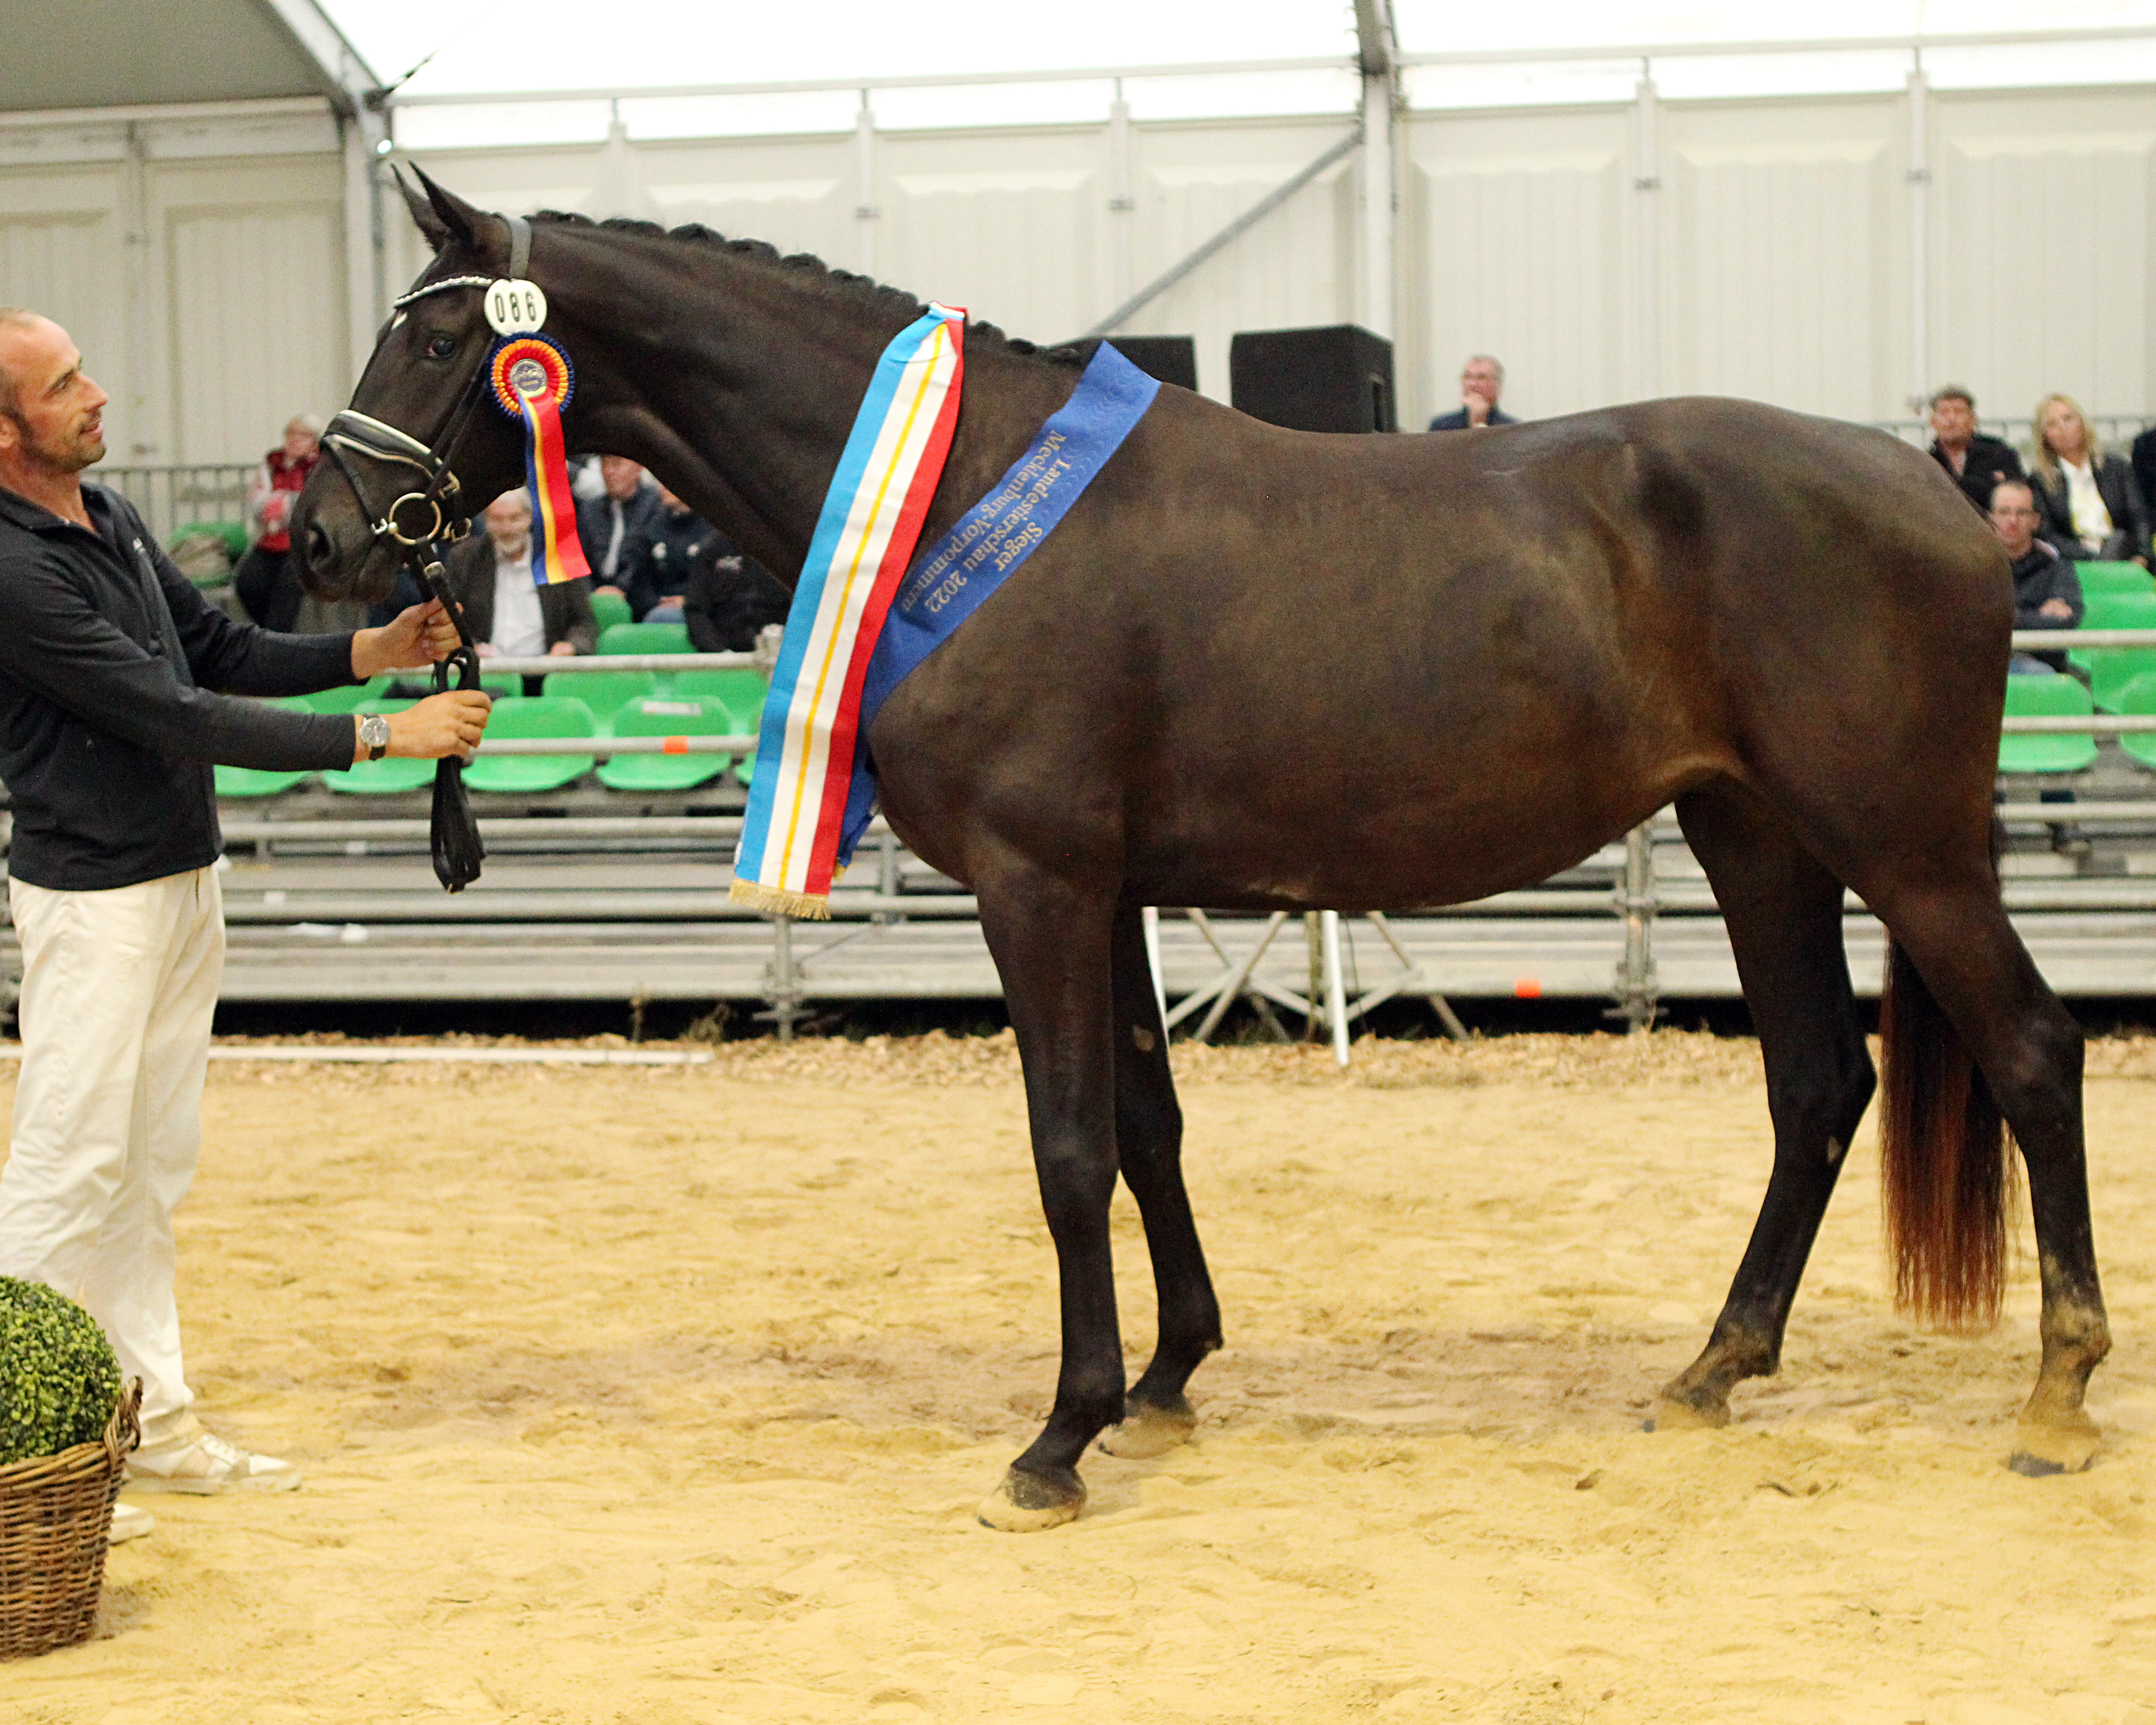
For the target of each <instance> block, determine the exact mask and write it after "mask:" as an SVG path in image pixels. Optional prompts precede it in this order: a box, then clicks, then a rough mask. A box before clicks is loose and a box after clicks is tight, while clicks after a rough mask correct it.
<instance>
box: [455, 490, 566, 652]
mask: <svg viewBox="0 0 2156 1725" xmlns="http://www.w3.org/2000/svg"><path fill="white" fill-rule="evenodd" d="M480 519H481V520H482V521H484V522H485V526H486V531H485V532H484V533H472V534H468V535H467V536H465V538H464V539H463V540H462V541H461V542H459V544H457V546H456V547H454V549H452V550H451V551H450V552H449V556H448V557H446V558H444V560H443V563H442V569H443V572H444V574H446V575H447V576H448V577H449V586H450V588H451V589H452V590H453V591H454V593H456V596H457V600H458V603H460V604H461V605H463V607H464V609H465V628H466V629H469V630H470V633H471V639H472V644H473V645H474V646H475V648H477V649H478V651H479V654H480V657H481V658H483V659H488V658H493V657H495V655H500V657H502V658H504V659H536V658H539V657H541V656H542V655H552V656H554V657H557V658H560V657H564V656H566V655H569V654H572V653H589V652H592V651H593V650H594V649H597V647H598V639H599V631H598V622H597V620H596V619H594V618H593V615H592V598H591V593H590V587H591V583H590V582H589V581H588V580H579V581H563V582H557V583H552V584H551V585H549V586H546V587H534V586H533V585H532V584H531V496H530V495H529V494H528V493H527V492H526V490H524V488H523V487H522V486H521V485H520V486H518V487H517V489H516V490H513V491H504V492H503V493H502V494H501V495H500V496H499V497H497V498H495V500H494V501H493V502H491V503H490V504H488V505H487V506H486V512H485V515H484V516H481V517H480Z"/></svg>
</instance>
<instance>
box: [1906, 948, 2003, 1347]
mask: <svg viewBox="0 0 2156 1725" xmlns="http://www.w3.org/2000/svg"><path fill="white" fill-rule="evenodd" d="M1879 1042H1880V1065H1881V1068H1882V1069H1883V1070H1881V1075H1880V1076H1881V1081H1880V1113H1879V1151H1880V1184H1881V1198H1882V1199H1883V1200H1884V1203H1885V1205H1886V1237H1887V1240H1888V1241H1889V1242H1890V1244H1891V1245H1892V1250H1893V1255H1894V1303H1895V1304H1896V1305H1897V1306H1898V1307H1901V1308H1902V1310H1903V1311H1905V1312H1911V1313H1912V1314H1913V1315H1914V1316H1915V1317H1917V1318H1918V1319H1919V1320H1921V1321H1922V1322H1928V1323H1933V1324H1937V1325H1938V1326H1940V1327H1943V1328H1947V1329H1953V1330H1974V1329H1980V1328H1983V1327H1987V1326H1989V1325H1990V1324H1993V1323H1995V1322H1998V1319H1999V1299H2000V1296H2001V1294H2002V1293H2003V1292H2004V1290H2005V1280H2006V1214H2007V1202H2008V1198H2009V1195H2010V1189H2009V1184H2008V1181H2009V1170H2010V1167H2011V1164H2010V1162H2009V1160H2008V1146H2007V1142H2006V1129H2005V1121H2004V1120H2003V1119H2002V1118H2001V1117H2000V1116H1999V1105H1998V1103H1996V1102H1995V1101H1993V1100H1992V1096H1991V1089H1990V1086H1988V1085H1987V1084H1985V1082H1984V1075H1983V1074H1982V1073H1981V1072H1979V1070H1977V1068H1976V1062H1975V1061H1974V1060H1972V1059H1971V1058H1970V1056H1969V1048H1968V1045H1966V1044H1965V1043H1963V1040H1961V1037H1960V1036H1959V1034H1958V1033H1957V1032H1956V1031H1955V1029H1954V1027H1953V1023H1952V1021H1951V1020H1949V1019H1948V1017H1947V1015H1946V1014H1945V1013H1944V1012H1943V1011H1942V1010H1941V1009H1940V1008H1939V1004H1938V1001H1937V1000H1936V999H1933V995H1932V991H1931V989H1930V988H1929V987H1928V985H1927V984H1926V983H1925V981H1924V979H1923V978H1922V975H1921V974H1919V973H1918V972H1917V967H1916V965H1915V963H1913V962H1912V960H1911V958H1910V957H1909V955H1908V954H1907V952H1903V951H1902V949H1901V948H1900V947H1897V946H1896V945H1895V944H1894V943H1893V942H1892V941H1891V940H1890V941H1889V942H1887V946H1886V985H1885V988H1884V989H1883V990H1882V992H1881V996H1880V1000H1879Z"/></svg>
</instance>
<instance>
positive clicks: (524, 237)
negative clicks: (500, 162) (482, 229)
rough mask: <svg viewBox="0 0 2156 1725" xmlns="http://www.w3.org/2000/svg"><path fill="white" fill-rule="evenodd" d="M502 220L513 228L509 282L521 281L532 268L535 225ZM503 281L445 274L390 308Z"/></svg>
mask: <svg viewBox="0 0 2156 1725" xmlns="http://www.w3.org/2000/svg"><path fill="white" fill-rule="evenodd" d="M501 219H502V221H503V222H504V223H506V224H507V226H508V228H509V274H508V277H507V280H511V281H521V280H524V272H525V271H526V270H529V269H530V268H531V223H529V222H528V221H526V219H525V218H523V217H522V216H504V217H502V218H501ZM499 280H503V278H502V277H500V276H496V275H445V276H444V277H443V278H442V279H441V280H439V281H429V282H424V283H422V284H421V285H419V286H418V287H415V288H413V290H412V291H411V292H410V293H408V294H402V295H398V297H397V298H396V299H395V300H392V301H391V302H390V308H389V309H390V310H391V311H403V309H404V308H405V307H406V306H407V305H410V304H411V303H412V302H413V300H423V299H425V298H426V297H427V296H428V295H429V294H446V293H448V292H449V291H450V290H452V289H454V288H468V287H475V288H490V287H492V286H493V285H495V282H497V281H499Z"/></svg>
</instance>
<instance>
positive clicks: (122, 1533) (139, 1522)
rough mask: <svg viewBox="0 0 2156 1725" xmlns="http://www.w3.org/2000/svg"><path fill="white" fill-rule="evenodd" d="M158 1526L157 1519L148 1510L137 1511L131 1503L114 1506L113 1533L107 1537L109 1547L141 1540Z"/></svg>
mask: <svg viewBox="0 0 2156 1725" xmlns="http://www.w3.org/2000/svg"><path fill="white" fill-rule="evenodd" d="M156 1527H157V1517H155V1516H153V1515H151V1513H150V1512H149V1511H148V1510H146V1509H137V1508H136V1507H135V1506H134V1505H133V1504H131V1503H115V1504H114V1505H113V1506H112V1532H110V1534H109V1535H108V1536H107V1537H106V1539H105V1543H106V1544H108V1545H125V1544H126V1543H127V1542H128V1541H129V1540H131V1539H140V1538H141V1537H142V1536H143V1535H144V1534H145V1533H147V1532H151V1531H152V1530H154V1529H155V1528H156Z"/></svg>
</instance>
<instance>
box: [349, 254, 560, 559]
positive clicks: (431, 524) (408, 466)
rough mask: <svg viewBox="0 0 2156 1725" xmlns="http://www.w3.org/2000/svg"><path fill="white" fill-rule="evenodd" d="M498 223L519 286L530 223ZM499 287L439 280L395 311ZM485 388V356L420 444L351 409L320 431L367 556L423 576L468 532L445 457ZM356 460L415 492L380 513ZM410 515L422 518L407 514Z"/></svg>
mask: <svg viewBox="0 0 2156 1725" xmlns="http://www.w3.org/2000/svg"><path fill="white" fill-rule="evenodd" d="M501 219H502V220H503V221H504V222H505V223H507V224H508V227H509V279H510V280H521V279H522V277H523V275H524V272H525V271H526V269H528V268H529V267H530V265H531V223H529V222H527V221H526V220H525V219H524V218H523V217H521V216H504V217H503V218H501ZM495 280H498V278H496V277H495V276H491V275H449V276H444V277H443V278H442V280H439V281H429V282H425V283H423V284H422V285H419V286H418V287H416V288H413V290H412V291H411V292H410V293H408V294H405V295H402V296H401V297H400V298H399V299H398V300H397V301H396V303H395V305H393V308H392V309H393V310H394V311H403V310H404V308H405V307H406V306H408V305H412V304H413V303H414V302H416V301H418V300H424V299H427V298H429V296H430V295H435V294H446V293H451V292H454V291H457V290H461V289H464V288H476V289H480V290H485V289H487V288H490V287H491V286H493V285H494V284H495ZM485 388H486V362H485V357H481V359H480V363H479V364H478V365H477V366H475V367H474V368H473V370H472V374H471V376H470V377H468V378H467V379H466V380H465V387H464V388H463V389H462V390H460V391H459V393H458V395H457V398H456V399H455V400H454V402H452V403H450V404H449V413H448V414H447V415H446V416H445V417H444V419H443V422H442V424H441V425H440V426H439V427H438V428H437V429H436V430H435V432H434V436H433V437H431V438H430V439H428V440H427V441H426V442H425V443H422V442H420V441H419V439H417V438H416V437H413V435H412V434H410V433H409V432H408V431H403V430H401V429H398V427H396V426H394V425H391V424H387V423H385V422H384V421H382V420H380V419H377V418H373V417H372V415H370V414H367V413H358V412H357V411H355V410H354V409H352V408H345V409H344V410H343V411H342V412H341V413H337V414H336V415H334V416H333V417H332V418H331V420H330V423H329V424H328V425H327V426H326V427H325V428H324V429H323V431H322V447H323V448H324V449H327V450H328V451H329V453H330V458H331V459H332V460H333V461H335V462H336V467H337V471H338V472H339V473H341V474H342V475H344V481H345V483H346V485H349V486H351V487H352V499H353V501H355V502H357V504H358V505H359V509H360V513H361V515H362V516H364V517H365V518H366V521H367V544H368V547H369V549H372V547H375V546H377V545H382V544H388V545H392V546H394V547H396V549H397V553H398V557H399V558H401V559H402V560H403V562H404V563H405V564H406V565H407V567H410V568H411V569H412V570H413V573H414V574H418V573H419V572H420V570H421V567H422V565H423V563H425V562H430V561H432V560H433V558H432V552H433V550H434V547H435V546H437V545H439V544H442V543H444V542H448V543H450V544H454V543H455V542H457V541H458V540H459V539H461V538H463V537H464V536H465V534H466V533H468V532H470V531H471V516H470V512H469V511H466V509H465V502H464V487H463V486H462V485H459V483H458V480H457V476H456V475H455V473H454V471H452V470H451V469H450V467H449V451H450V450H451V449H454V448H455V447H456V445H457V439H459V437H461V436H463V435H464V429H465V424H467V423H468V422H469V421H470V418H471V415H472V410H473V408H475V407H477V406H478V405H479V401H480V396H481V395H482V394H483V393H485ZM354 456H359V457H363V458H364V459H367V460H369V461H372V462H375V463H377V464H378V465H381V466H383V467H386V468H388V469H390V470H393V471H395V470H400V469H401V470H405V471H407V472H410V473H416V474H417V475H418V480H419V483H418V486H417V488H416V489H413V490H406V491H404V492H403V493H401V494H400V495H398V497H397V498H395V499H394V500H393V501H392V502H391V503H390V504H389V505H388V506H387V507H385V508H382V509H377V508H376V507H375V505H374V502H373V500H372V498H371V497H370V496H369V495H368V494H367V486H366V485H365V484H364V483H363V482H362V480H361V478H360V474H359V470H357V468H356V467H354V466H353V465H352V458H353V457H354ZM408 511H423V514H408Z"/></svg>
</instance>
